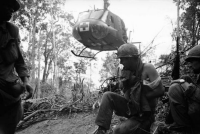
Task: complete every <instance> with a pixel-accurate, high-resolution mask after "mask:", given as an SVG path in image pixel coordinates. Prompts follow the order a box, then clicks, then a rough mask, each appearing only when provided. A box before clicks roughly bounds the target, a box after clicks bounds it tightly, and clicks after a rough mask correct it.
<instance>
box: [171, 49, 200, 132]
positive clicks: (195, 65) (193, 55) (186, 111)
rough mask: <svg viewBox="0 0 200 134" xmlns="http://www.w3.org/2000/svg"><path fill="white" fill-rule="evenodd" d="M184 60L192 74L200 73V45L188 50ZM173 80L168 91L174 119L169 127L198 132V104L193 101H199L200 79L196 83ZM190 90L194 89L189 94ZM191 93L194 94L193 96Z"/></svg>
mask: <svg viewBox="0 0 200 134" xmlns="http://www.w3.org/2000/svg"><path fill="white" fill-rule="evenodd" d="M185 61H186V62H188V63H189V64H190V65H191V68H192V69H193V72H194V74H200V45H197V46H195V47H193V48H192V49H191V50H190V51H189V53H188V55H187V57H186V59H185ZM175 81H176V82H173V84H172V85H171V86H170V88H169V91H168V95H169V100H170V112H171V115H172V118H173V120H174V123H173V124H171V125H170V129H171V130H174V131H180V132H188V133H194V134H198V133H200V128H199V125H200V121H199V119H200V104H199V103H195V101H200V100H199V98H200V95H199V91H200V89H199V86H200V81H199V79H198V80H197V83H194V82H193V81H191V80H190V81H188V80H186V81H181V80H179V82H177V81H178V80H175ZM193 89H194V90H193ZM188 91H189V92H188ZM190 91H194V92H192V93H194V94H191V92H190ZM193 95H196V96H195V97H193ZM190 96H192V97H191V98H192V100H191V99H190ZM195 99H197V100H195ZM193 106H194V107H193Z"/></svg>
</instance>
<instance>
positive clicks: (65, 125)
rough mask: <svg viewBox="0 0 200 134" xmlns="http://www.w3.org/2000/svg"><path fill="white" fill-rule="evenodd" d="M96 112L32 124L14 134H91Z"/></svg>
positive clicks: (93, 128)
mask: <svg viewBox="0 0 200 134" xmlns="http://www.w3.org/2000/svg"><path fill="white" fill-rule="evenodd" d="M95 117H96V112H94V111H93V112H88V113H79V114H73V115H70V116H65V117H59V118H58V119H56V120H46V121H43V122H39V123H37V124H33V125H31V126H29V127H28V128H26V129H24V130H22V131H19V132H17V133H16V134H91V133H92V132H93V131H94V130H95V128H96V126H95V123H94V121H95Z"/></svg>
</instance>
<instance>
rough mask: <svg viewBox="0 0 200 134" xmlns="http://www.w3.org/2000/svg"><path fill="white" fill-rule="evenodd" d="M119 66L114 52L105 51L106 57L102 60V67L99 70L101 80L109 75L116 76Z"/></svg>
mask: <svg viewBox="0 0 200 134" xmlns="http://www.w3.org/2000/svg"><path fill="white" fill-rule="evenodd" d="M118 66H119V60H118V59H117V58H116V54H115V53H114V52H113V53H111V54H109V53H106V57H105V59H104V60H103V67H102V69H101V70H100V75H101V80H100V81H101V82H102V81H104V80H105V79H106V78H108V77H111V76H117V72H118Z"/></svg>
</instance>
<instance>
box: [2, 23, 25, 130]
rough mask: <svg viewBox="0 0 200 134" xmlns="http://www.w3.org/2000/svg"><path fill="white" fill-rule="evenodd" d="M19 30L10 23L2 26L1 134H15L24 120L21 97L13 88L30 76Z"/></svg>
mask: <svg viewBox="0 0 200 134" xmlns="http://www.w3.org/2000/svg"><path fill="white" fill-rule="evenodd" d="M19 43H20V38H19V29H18V28H17V26H15V25H14V24H12V23H10V22H5V23H4V25H2V26H0V109H1V110H0V134H14V132H15V129H16V126H17V124H18V122H19V121H20V119H21V118H22V115H23V113H22V111H23V110H22V106H21V99H20V96H19V95H17V96H15V95H14V94H15V93H14V91H13V90H12V88H11V86H12V85H15V84H16V82H17V81H18V80H19V77H20V78H21V77H27V76H29V72H28V69H27V66H26V65H25V62H24V59H23V57H22V54H21V52H20V48H19Z"/></svg>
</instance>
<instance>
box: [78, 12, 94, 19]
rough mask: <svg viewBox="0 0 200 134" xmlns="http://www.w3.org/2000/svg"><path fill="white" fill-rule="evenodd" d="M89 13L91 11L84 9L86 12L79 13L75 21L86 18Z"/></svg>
mask: <svg viewBox="0 0 200 134" xmlns="http://www.w3.org/2000/svg"><path fill="white" fill-rule="evenodd" d="M90 14H91V11H86V12H81V13H79V15H78V20H77V22H79V21H81V20H84V19H88V18H89V16H90Z"/></svg>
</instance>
